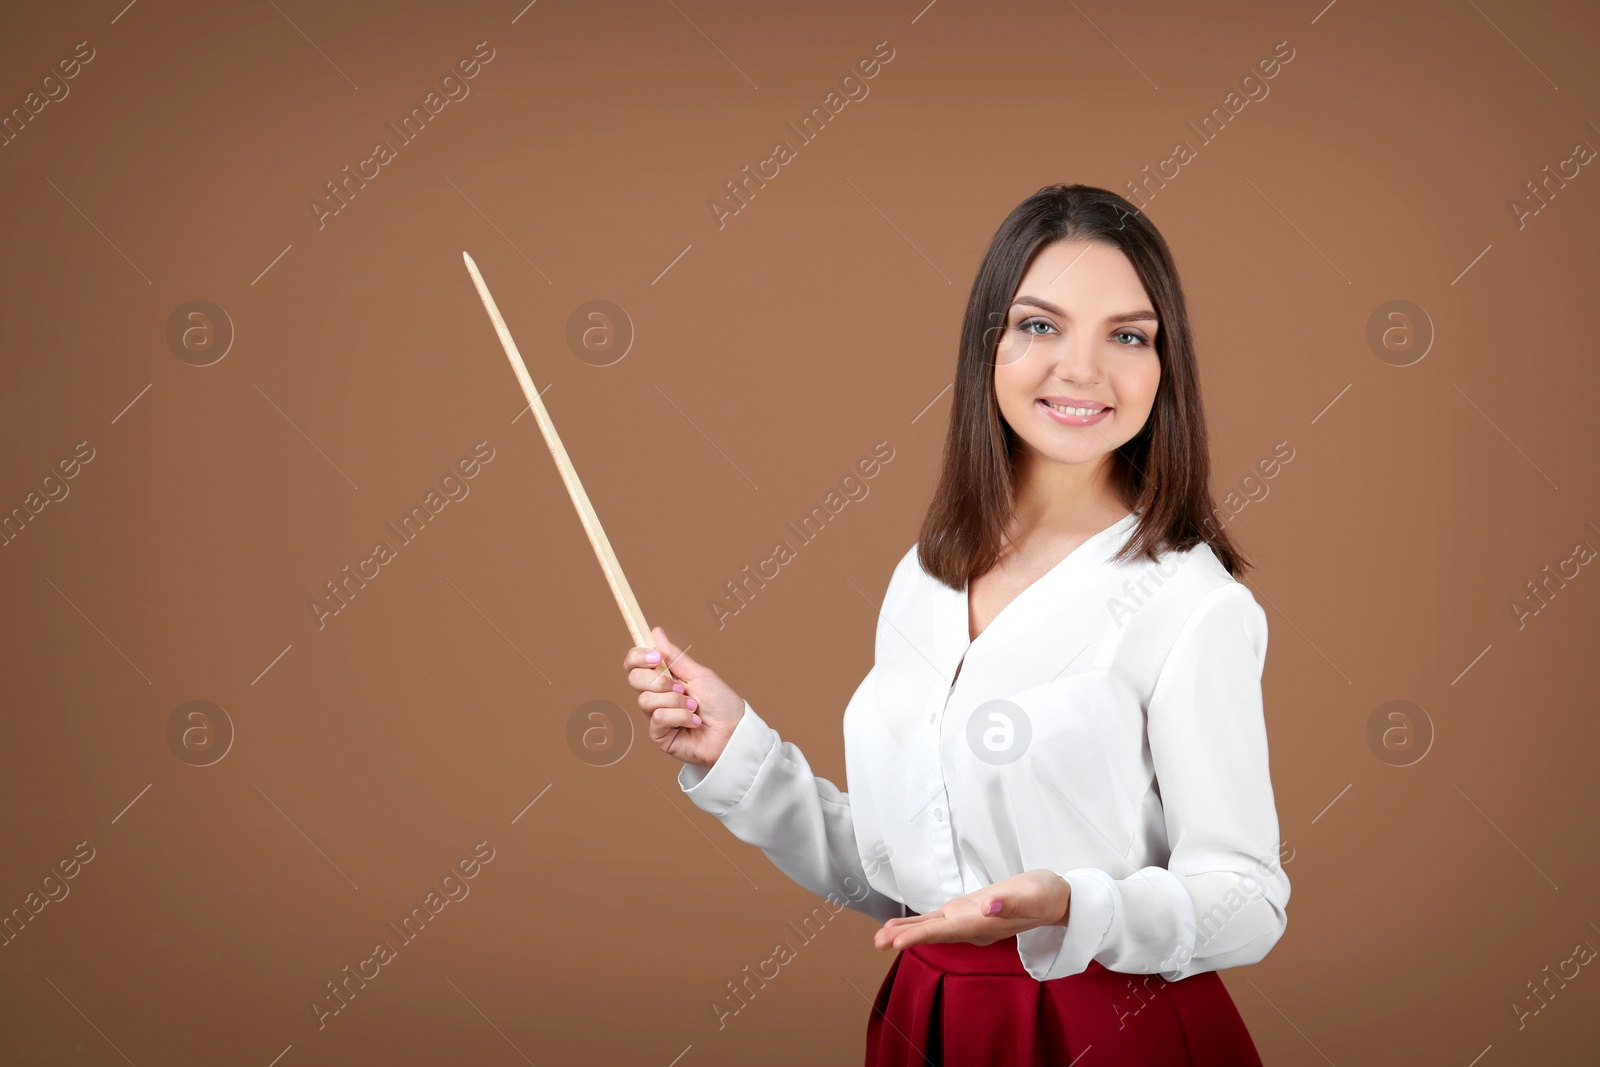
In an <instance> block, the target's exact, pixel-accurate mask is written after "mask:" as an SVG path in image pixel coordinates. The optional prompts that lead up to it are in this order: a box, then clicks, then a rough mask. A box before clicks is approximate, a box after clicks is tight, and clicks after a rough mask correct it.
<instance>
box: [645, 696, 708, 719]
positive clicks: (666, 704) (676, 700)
mask: <svg viewBox="0 0 1600 1067" xmlns="http://www.w3.org/2000/svg"><path fill="white" fill-rule="evenodd" d="M689 700H690V698H689V697H686V696H684V695H683V694H681V693H673V692H670V691H669V692H666V693H640V694H639V710H640V711H642V712H644V713H645V714H646V715H649V714H651V713H652V712H655V711H657V710H659V709H661V708H677V709H679V710H680V711H691V712H693V711H699V710H700V706H699V704H696V705H695V706H694V707H692V708H691V707H689Z"/></svg>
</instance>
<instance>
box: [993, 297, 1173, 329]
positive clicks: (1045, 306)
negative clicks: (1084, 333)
mask: <svg viewBox="0 0 1600 1067" xmlns="http://www.w3.org/2000/svg"><path fill="white" fill-rule="evenodd" d="M1018 304H1027V305H1029V306H1030V307H1036V308H1039V309H1040V310H1042V311H1048V312H1050V314H1052V315H1059V316H1061V317H1062V318H1064V319H1070V318H1072V316H1071V315H1068V314H1067V313H1066V312H1065V311H1062V310H1061V309H1060V308H1058V307H1056V306H1055V305H1054V304H1052V303H1050V301H1048V300H1045V299H1044V298H1043V297H1037V296H1019V297H1017V298H1016V299H1015V300H1013V301H1012V302H1011V306H1012V307H1016V306H1017V305H1018ZM1106 321H1107V322H1154V323H1156V324H1157V325H1159V324H1160V322H1161V320H1160V319H1158V318H1157V317H1156V313H1155V312H1154V311H1124V312H1121V313H1119V314H1116V315H1108V316H1106Z"/></svg>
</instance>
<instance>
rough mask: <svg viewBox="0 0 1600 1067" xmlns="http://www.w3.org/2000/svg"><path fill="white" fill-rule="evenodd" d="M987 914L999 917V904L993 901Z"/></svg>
mask: <svg viewBox="0 0 1600 1067" xmlns="http://www.w3.org/2000/svg"><path fill="white" fill-rule="evenodd" d="M989 914H990V915H999V914H1000V902H999V901H998V900H996V901H994V902H993V903H992V904H990V905H989Z"/></svg>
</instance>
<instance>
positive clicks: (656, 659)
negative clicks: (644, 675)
mask: <svg viewBox="0 0 1600 1067" xmlns="http://www.w3.org/2000/svg"><path fill="white" fill-rule="evenodd" d="M644 661H645V662H646V663H660V662H661V653H659V652H646V653H645V654H644Z"/></svg>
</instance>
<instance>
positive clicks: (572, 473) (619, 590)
mask: <svg viewBox="0 0 1600 1067" xmlns="http://www.w3.org/2000/svg"><path fill="white" fill-rule="evenodd" d="M461 258H462V259H464V260H466V261H467V273H469V274H471V275H472V284H473V285H475V286H477V287H478V296H479V297H480V298H481V299H482V300H483V308H484V310H485V311H487V312H488V313H489V321H490V322H492V323H494V332H495V333H497V334H499V335H500V345H501V347H503V348H504V349H505V350H506V358H507V359H509V360H510V361H511V369H512V370H513V371H515V372H516V375H517V381H518V383H520V384H521V386H522V394H523V395H524V396H526V397H527V398H528V406H529V407H531V408H533V416H534V418H536V419H538V420H539V431H540V432H541V433H543V434H544V443H545V444H546V445H549V446H550V455H551V456H553V457H554V458H555V461H556V470H558V471H560V472H561V480H562V481H563V482H565V483H566V484H567V495H569V496H571V497H572V506H573V507H575V508H577V509H578V518H580V519H582V520H583V530H584V532H585V533H587V534H588V535H589V543H590V544H591V545H593V546H594V554H595V555H596V556H598V557H599V559H600V569H601V570H603V571H605V575H606V582H607V584H609V585H610V586H611V593H612V595H613V596H615V597H616V598H617V607H619V608H621V609H622V617H623V619H624V620H625V621H626V622H627V624H628V632H629V633H631V634H632V635H633V643H634V644H635V645H638V646H641V647H644V648H655V647H656V643H655V639H654V638H653V636H652V635H651V633H650V626H649V624H648V623H646V622H645V618H644V612H643V611H642V610H640V608H639V601H638V599H637V598H635V597H634V595H633V587H632V586H630V585H628V577H627V575H625V574H623V573H622V564H620V563H618V562H617V554H616V553H615V552H613V551H612V550H611V541H610V540H609V539H608V538H607V537H606V531H605V527H603V526H601V525H600V517H599V516H598V515H596V514H595V511H594V506H593V505H592V504H590V503H589V494H588V493H586V492H584V491H583V483H582V482H581V481H579V480H578V472H577V471H576V470H575V469H574V468H573V466H572V460H571V459H569V458H568V457H567V449H566V446H565V445H563V444H562V443H561V436H560V435H559V434H557V433H556V427H555V423H553V422H551V421H550V413H549V412H548V411H546V410H545V409H544V401H543V400H542V399H541V398H540V396H539V391H538V390H537V389H535V388H534V387H533V379H532V378H531V377H529V375H528V368H527V365H526V364H524V363H523V362H522V355H521V353H519V352H518V351H517V343H516V342H515V341H513V340H512V339H511V331H510V330H509V329H507V328H506V320H505V319H504V318H502V317H501V315H500V309H499V308H498V307H497V306H495V302H494V297H492V296H490V295H489V287H488V286H487V285H485V284H484V282H483V275H481V274H479V273H478V265H477V264H476V263H474V262H472V257H471V256H469V255H467V253H465V252H462V253H461ZM660 669H661V670H662V671H664V672H665V673H666V674H667V676H668V677H671V676H672V672H671V671H669V670H667V664H666V661H665V660H663V661H662V663H661V666H660Z"/></svg>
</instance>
